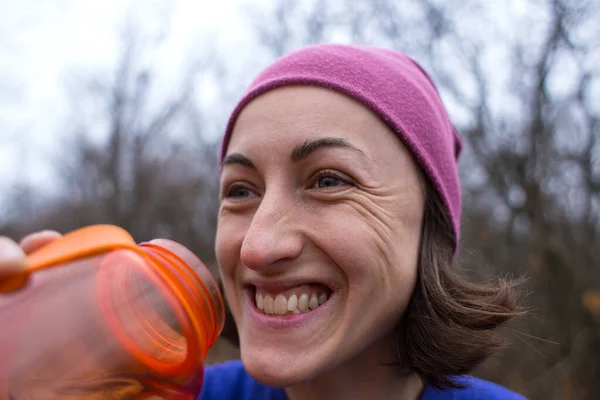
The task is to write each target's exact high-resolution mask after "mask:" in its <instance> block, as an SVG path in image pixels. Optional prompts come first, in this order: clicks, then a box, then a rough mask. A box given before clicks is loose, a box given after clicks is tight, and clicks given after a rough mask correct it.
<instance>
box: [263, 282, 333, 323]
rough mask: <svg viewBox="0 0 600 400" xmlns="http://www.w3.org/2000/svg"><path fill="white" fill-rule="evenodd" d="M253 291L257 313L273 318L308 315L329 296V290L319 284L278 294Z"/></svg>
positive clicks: (299, 287)
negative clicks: (272, 316)
mask: <svg viewBox="0 0 600 400" xmlns="http://www.w3.org/2000/svg"><path fill="white" fill-rule="evenodd" d="M254 290H255V293H254V305H255V306H256V308H257V309H258V310H259V312H261V313H262V314H265V315H275V316H284V315H291V314H301V313H308V312H310V311H312V310H315V309H317V308H319V307H320V306H321V305H323V304H324V303H325V302H326V301H327V300H328V299H329V297H330V296H331V289H329V288H328V287H327V286H324V285H321V284H307V285H301V286H297V287H294V288H291V289H288V290H286V291H284V292H280V293H270V292H267V291H265V290H264V289H262V288H260V287H256V286H254Z"/></svg>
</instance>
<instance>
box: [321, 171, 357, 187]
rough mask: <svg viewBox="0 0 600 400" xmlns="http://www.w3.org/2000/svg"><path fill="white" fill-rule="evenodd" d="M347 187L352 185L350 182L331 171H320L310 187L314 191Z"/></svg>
mask: <svg viewBox="0 0 600 400" xmlns="http://www.w3.org/2000/svg"><path fill="white" fill-rule="evenodd" d="M348 185H352V182H351V181H350V179H348V178H345V177H343V176H342V175H341V174H339V173H336V172H333V171H320V172H319V173H317V175H316V177H315V180H314V183H313V185H312V186H313V187H314V188H316V189H327V188H335V187H339V186H348Z"/></svg>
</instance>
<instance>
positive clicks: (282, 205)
mask: <svg viewBox="0 0 600 400" xmlns="http://www.w3.org/2000/svg"><path fill="white" fill-rule="evenodd" d="M295 215H296V206H294V205H293V204H291V202H289V201H288V202H284V201H281V197H279V198H276V197H275V196H271V197H266V196H265V197H263V199H262V201H261V203H260V205H259V206H258V209H257V210H256V212H255V213H254V216H253V218H252V222H251V223H250V226H249V228H248V231H247V232H246V236H245V237H244V240H243V242H242V247H241V250H240V251H241V254H240V257H241V261H242V263H244V265H245V266H247V267H248V268H251V269H254V270H261V269H264V268H267V267H269V266H273V265H276V264H280V262H281V261H286V260H293V259H295V258H297V257H298V256H299V255H300V253H301V252H302V247H303V237H302V234H301V232H300V230H299V229H298V228H299V223H300V221H299V219H298V218H297V217H296V216H295Z"/></svg>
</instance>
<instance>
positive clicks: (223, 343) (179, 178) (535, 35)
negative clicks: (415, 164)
mask: <svg viewBox="0 0 600 400" xmlns="http://www.w3.org/2000/svg"><path fill="white" fill-rule="evenodd" d="M492 3H493V5H492ZM245 13H246V15H247V18H248V21H249V26H251V27H252V29H251V30H249V31H248V32H247V34H248V36H249V37H251V38H252V40H253V42H254V43H255V47H254V48H252V49H251V50H249V49H239V52H240V53H243V54H246V56H245V58H246V59H247V65H246V64H244V65H235V66H233V65H228V64H227V63H226V62H224V59H223V57H222V55H221V54H220V53H219V51H216V50H215V49H214V48H211V47H210V46H209V45H206V46H205V47H206V48H205V49H204V51H199V52H196V53H194V54H193V57H191V56H190V63H189V68H187V69H186V70H185V71H183V72H182V73H181V77H182V79H181V85H180V86H179V87H177V88H174V90H173V91H172V92H173V96H172V97H168V98H165V97H162V96H161V97H157V96H156V95H155V92H154V90H153V88H154V85H155V76H156V73H157V71H154V70H152V68H151V67H149V66H148V65H147V64H145V63H143V62H141V61H140V60H143V54H147V53H148V52H152V50H153V48H154V47H155V46H156V43H157V41H160V40H164V38H161V37H158V38H157V37H152V38H149V37H146V36H145V35H143V34H141V33H140V32H139V31H138V30H136V28H135V24H127V25H126V28H124V29H123V30H122V32H120V33H119V35H120V38H121V39H120V44H121V49H120V52H121V53H120V54H121V56H120V58H119V59H118V62H117V63H116V65H114V69H113V70H112V71H111V73H110V74H108V75H106V74H105V75H101V76H97V75H95V74H94V73H93V71H90V73H89V74H85V73H78V74H74V75H73V76H72V77H71V79H70V81H69V82H70V83H69V85H66V87H65V91H66V92H67V93H68V98H69V99H70V100H71V104H70V105H69V106H70V107H71V110H72V118H71V119H69V120H68V121H65V124H64V126H63V127H61V128H60V129H62V130H63V131H64V132H67V141H66V142H65V143H63V144H62V149H63V150H62V151H60V153H58V154H55V155H54V156H55V157H54V158H53V160H54V161H53V165H52V167H53V173H55V176H56V185H57V188H58V190H57V193H59V194H58V195H57V194H52V195H50V194H48V193H46V192H44V191H43V190H40V189H39V188H38V187H37V186H36V185H33V184H31V183H28V182H26V181H22V182H17V183H15V184H14V185H12V186H11V187H10V188H9V189H8V190H5V191H3V192H2V193H0V202H1V204H2V206H1V208H0V234H1V235H7V236H9V237H12V238H14V239H19V238H20V237H22V236H23V235H25V234H27V233H29V232H32V231H35V230H39V229H43V228H51V229H56V230H59V231H61V232H67V231H70V230H72V229H75V228H78V227H81V226H84V225H88V224H95V223H112V224H116V225H119V226H121V227H123V228H125V229H127V230H128V231H129V232H131V233H132V235H133V236H134V237H135V239H136V240H137V241H144V240H147V239H151V238H154V237H166V238H171V239H174V240H177V241H179V242H181V243H183V244H184V245H186V246H188V247H189V248H191V249H192V250H194V251H195V252H196V253H197V254H198V255H199V256H200V257H201V258H202V259H203V260H204V261H205V262H206V263H207V264H209V265H210V266H211V268H213V270H214V268H215V265H214V254H213V244H214V242H213V241H214V231H215V224H216V210H217V207H218V195H217V188H218V176H217V150H216V149H217V145H218V134H219V132H220V131H222V129H223V128H224V125H225V122H226V118H227V116H228V112H229V111H230V110H231V108H232V106H233V105H234V103H235V101H236V100H237V98H238V96H240V95H241V93H242V91H243V90H244V89H245V87H246V85H248V84H249V82H250V80H251V79H252V78H253V77H254V74H255V73H256V72H257V71H258V70H259V68H261V67H262V66H265V65H266V64H267V63H269V62H270V61H272V60H273V59H275V58H276V57H278V56H280V55H282V54H284V53H286V52H288V51H290V50H293V49H296V48H298V47H300V46H302V45H305V44H308V43H319V42H344V43H349V42H352V43H360V44H371V45H377V46H381V47H389V48H395V49H399V50H402V51H404V52H406V53H408V54H409V55H411V56H412V57H414V58H415V59H416V60H418V61H419V62H420V63H421V64H422V65H423V66H424V67H425V69H426V70H428V72H430V74H431V75H432V76H433V77H434V79H435V81H436V82H437V84H438V86H439V88H440V91H441V93H442V96H443V98H444V101H445V102H446V104H447V105H448V107H449V109H450V113H451V117H452V119H453V120H454V122H455V123H456V125H457V127H458V128H459V130H460V131H461V132H462V135H463V137H464V139H465V142H466V147H465V151H464V153H463V158H462V160H461V165H460V168H461V174H462V178H463V190H464V211H463V221H462V229H463V232H464V233H463V238H462V243H461V253H460V256H459V259H458V260H457V264H459V265H461V266H462V267H464V268H466V269H467V270H468V271H469V273H471V274H472V275H473V276H475V277H476V278H477V279H486V278H489V277H490V276H492V275H499V274H500V275H506V274H510V275H512V276H523V275H525V276H527V277H528V281H527V284H526V292H527V293H526V297H525V306H526V307H528V308H529V309H530V310H531V312H530V314H528V315H527V316H526V317H524V318H522V319H520V320H518V321H515V323H513V324H512V325H510V326H509V327H507V329H506V333H507V336H508V337H509V339H510V342H511V343H510V347H509V348H508V349H507V350H506V351H504V352H503V353H502V354H500V355H499V356H497V357H494V358H493V359H491V360H489V362H487V363H486V364H485V365H484V366H482V367H481V368H480V369H478V370H477V371H476V374H477V375H479V376H482V377H484V378H488V379H492V380H494V381H496V382H499V383H501V384H504V385H506V386H508V387H510V388H512V389H513V390H516V391H518V392H520V393H523V394H525V395H527V396H528V397H529V398H531V399H548V400H552V399H592V398H595V399H597V398H598V397H595V396H594V395H593V393H596V392H597V390H598V389H597V385H598V383H599V382H600V23H598V21H600V1H597V0H594V1H585V0H581V1H575V0H571V1H569V0H531V1H525V0H524V1H506V2H499V3H496V2H487V1H484V0H464V1H460V2H459V1H438V0H355V1H352V2H350V1H328V0H305V1H302V2H300V1H291V0H272V1H270V2H269V4H268V5H265V3H263V5H262V6H260V7H258V6H257V7H254V8H248V9H247V10H245ZM500 14H502V15H503V18H496V16H497V15H500ZM474 32H475V33H474ZM192 58H193V59H192ZM207 82H208V84H210V85H212V87H216V88H217V89H218V90H217V92H218V96H216V97H215V98H216V100H215V101H214V102H213V104H211V106H210V107H207V106H206V105H204V106H203V105H201V104H199V102H198V101H197V99H198V98H199V95H202V90H203V87H204V86H203V85H204V84H207ZM3 135H8V136H5V137H4V138H3V137H2V136H3ZM6 137H8V138H10V137H11V136H10V135H9V132H8V133H7V132H0V139H2V140H3V142H5V143H6V141H5V138H6ZM99 138H100V139H99ZM224 337H228V338H230V339H231V341H227V340H225V339H221V340H220V342H219V343H218V344H217V345H216V346H215V348H214V349H213V351H212V352H211V355H210V357H211V362H215V361H220V360H224V359H227V358H232V357H236V356H237V349H236V347H235V345H234V344H235V328H234V327H233V326H232V325H231V323H229V324H228V325H227V327H226V332H225V334H224ZM232 343H233V344H232Z"/></svg>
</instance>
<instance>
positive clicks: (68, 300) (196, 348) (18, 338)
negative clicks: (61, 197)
mask: <svg viewBox="0 0 600 400" xmlns="http://www.w3.org/2000/svg"><path fill="white" fill-rule="evenodd" d="M27 266H28V268H27V273H26V275H27V276H26V278H27V284H26V285H25V286H24V287H22V288H20V289H17V290H14V291H11V292H9V293H0V400H4V399H6V400H13V399H16V400H20V399H28V400H30V399H36V400H37V399H44V400H46V399H57V400H60V399H169V400H183V399H185V400H188V399H189V400H192V399H195V398H196V397H197V396H198V395H199V393H200V390H201V388H202V379H203V366H204V360H205V357H206V354H207V352H208V350H209V349H210V348H211V347H212V346H213V344H214V343H215V341H216V339H217V337H218V335H219V334H220V333H221V330H222V328H223V323H224V314H225V313H224V305H223V299H222V297H221V294H220V292H219V289H218V286H217V283H216V282H215V281H214V279H213V277H212V276H211V274H210V272H209V271H208V269H207V268H206V267H205V266H204V264H203V263H202V262H201V261H200V260H199V259H198V258H196V257H195V256H194V255H193V254H192V253H191V252H190V251H189V250H188V249H186V248H185V247H183V246H181V245H180V244H178V243H175V242H172V241H168V240H158V241H152V242H151V243H142V244H139V245H137V244H136V243H135V242H134V240H133V239H132V238H131V236H130V235H129V234H128V233H127V232H126V231H124V230H122V229H120V228H118V227H115V226H110V225H97V226H91V227H87V228H83V229H81V230H77V231H74V232H72V233H70V234H67V235H65V236H64V237H63V238H61V239H58V240H57V241H56V242H53V243H51V244H50V245H48V246H46V247H43V248H42V249H40V250H39V251H37V252H35V253H33V254H31V255H30V256H28V260H27ZM23 278H24V277H23V276H15V277H14V279H15V280H22V279H23ZM5 283H6V281H5ZM4 287H6V285H4Z"/></svg>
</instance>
